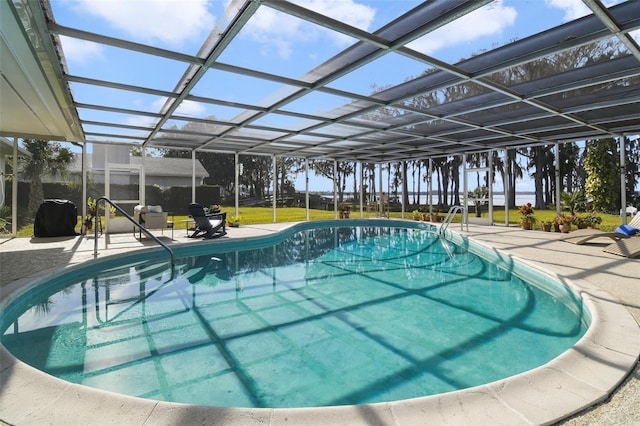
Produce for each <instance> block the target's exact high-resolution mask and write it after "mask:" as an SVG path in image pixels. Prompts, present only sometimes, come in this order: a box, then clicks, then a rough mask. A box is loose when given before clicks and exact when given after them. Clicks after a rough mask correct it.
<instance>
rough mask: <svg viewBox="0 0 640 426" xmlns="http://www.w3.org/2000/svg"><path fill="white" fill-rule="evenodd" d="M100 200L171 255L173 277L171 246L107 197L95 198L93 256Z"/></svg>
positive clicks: (174, 266) (173, 257) (95, 254)
mask: <svg viewBox="0 0 640 426" xmlns="http://www.w3.org/2000/svg"><path fill="white" fill-rule="evenodd" d="M100 201H104V202H105V204H107V203H108V204H110V205H112V206H113V207H114V208H115V209H116V210H117V211H118V212H120V214H121V215H122V216H124V217H126V218H127V219H129V222H131V223H133V226H135V227H137V228H139V229H140V230H141V231H142V232H144V234H145V235H147V236H149V238H151V239H152V240H153V241H155V242H156V243H158V244H160V246H161V247H162V248H163V249H165V250H166V251H168V252H169V256H171V279H173V278H174V276H175V273H176V257H175V255H174V254H173V250H171V248H170V247H169V246H168V245H166V244H165V243H164V242H162V241H160V240H159V239H158V237H156V236H155V235H153V234H152V233H151V232H149V231H148V230H147V228H145V227H144V226H142V225H141V224H140V223H138V222H136V220H135V219H134V218H132V217H131V216H129V214H128V213H127V212H125V211H124V210H122V209H121V208H120V206H118V205H117V204H116V203H114V202H113V201H111V200H110V199H108V198H107V197H100V198H98V199H97V200H96V216H95V221H96V226H94V229H95V237H94V240H93V241H94V243H93V256H94V257H95V256H97V255H98V226H97V224H98V223H100V210H99V209H98V204H99V203H100Z"/></svg>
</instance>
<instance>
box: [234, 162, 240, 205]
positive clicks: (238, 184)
mask: <svg viewBox="0 0 640 426" xmlns="http://www.w3.org/2000/svg"><path fill="white" fill-rule="evenodd" d="M234 161H235V163H236V164H235V166H236V167H235V169H236V170H235V174H236V176H235V178H236V182H235V186H236V194H235V196H236V199H235V204H236V205H235V207H236V213H235V215H236V216H238V215H239V214H240V155H239V154H238V153H237V152H236V154H235V156H234Z"/></svg>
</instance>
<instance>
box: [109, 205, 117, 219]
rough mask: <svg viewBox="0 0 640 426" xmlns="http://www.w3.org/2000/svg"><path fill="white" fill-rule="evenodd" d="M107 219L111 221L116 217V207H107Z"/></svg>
mask: <svg viewBox="0 0 640 426" xmlns="http://www.w3.org/2000/svg"><path fill="white" fill-rule="evenodd" d="M109 217H110V218H111V219H113V218H114V217H116V207H115V206H111V205H110V206H109Z"/></svg>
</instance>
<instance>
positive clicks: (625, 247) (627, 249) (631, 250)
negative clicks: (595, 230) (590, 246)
mask: <svg viewBox="0 0 640 426" xmlns="http://www.w3.org/2000/svg"><path fill="white" fill-rule="evenodd" d="M602 251H604V252H606V253H611V254H616V255H618V256H624V257H639V256H640V237H631V238H627V239H625V240H620V241H616V242H615V243H613V244H609V245H608V246H606V247H605V248H603V249H602Z"/></svg>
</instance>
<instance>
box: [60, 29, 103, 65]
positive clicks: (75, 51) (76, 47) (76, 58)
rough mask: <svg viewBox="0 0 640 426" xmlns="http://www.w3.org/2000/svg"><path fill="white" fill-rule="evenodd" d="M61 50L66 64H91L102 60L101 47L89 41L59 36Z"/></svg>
mask: <svg viewBox="0 0 640 426" xmlns="http://www.w3.org/2000/svg"><path fill="white" fill-rule="evenodd" d="M60 42H61V43H62V50H63V51H64V57H65V59H66V61H67V63H71V62H73V63H75V64H79V65H84V64H91V63H93V62H95V61H96V60H101V59H102V58H104V55H103V49H102V46H101V45H99V44H97V43H93V42H91V41H86V40H79V39H77V38H71V37H65V36H60Z"/></svg>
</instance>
